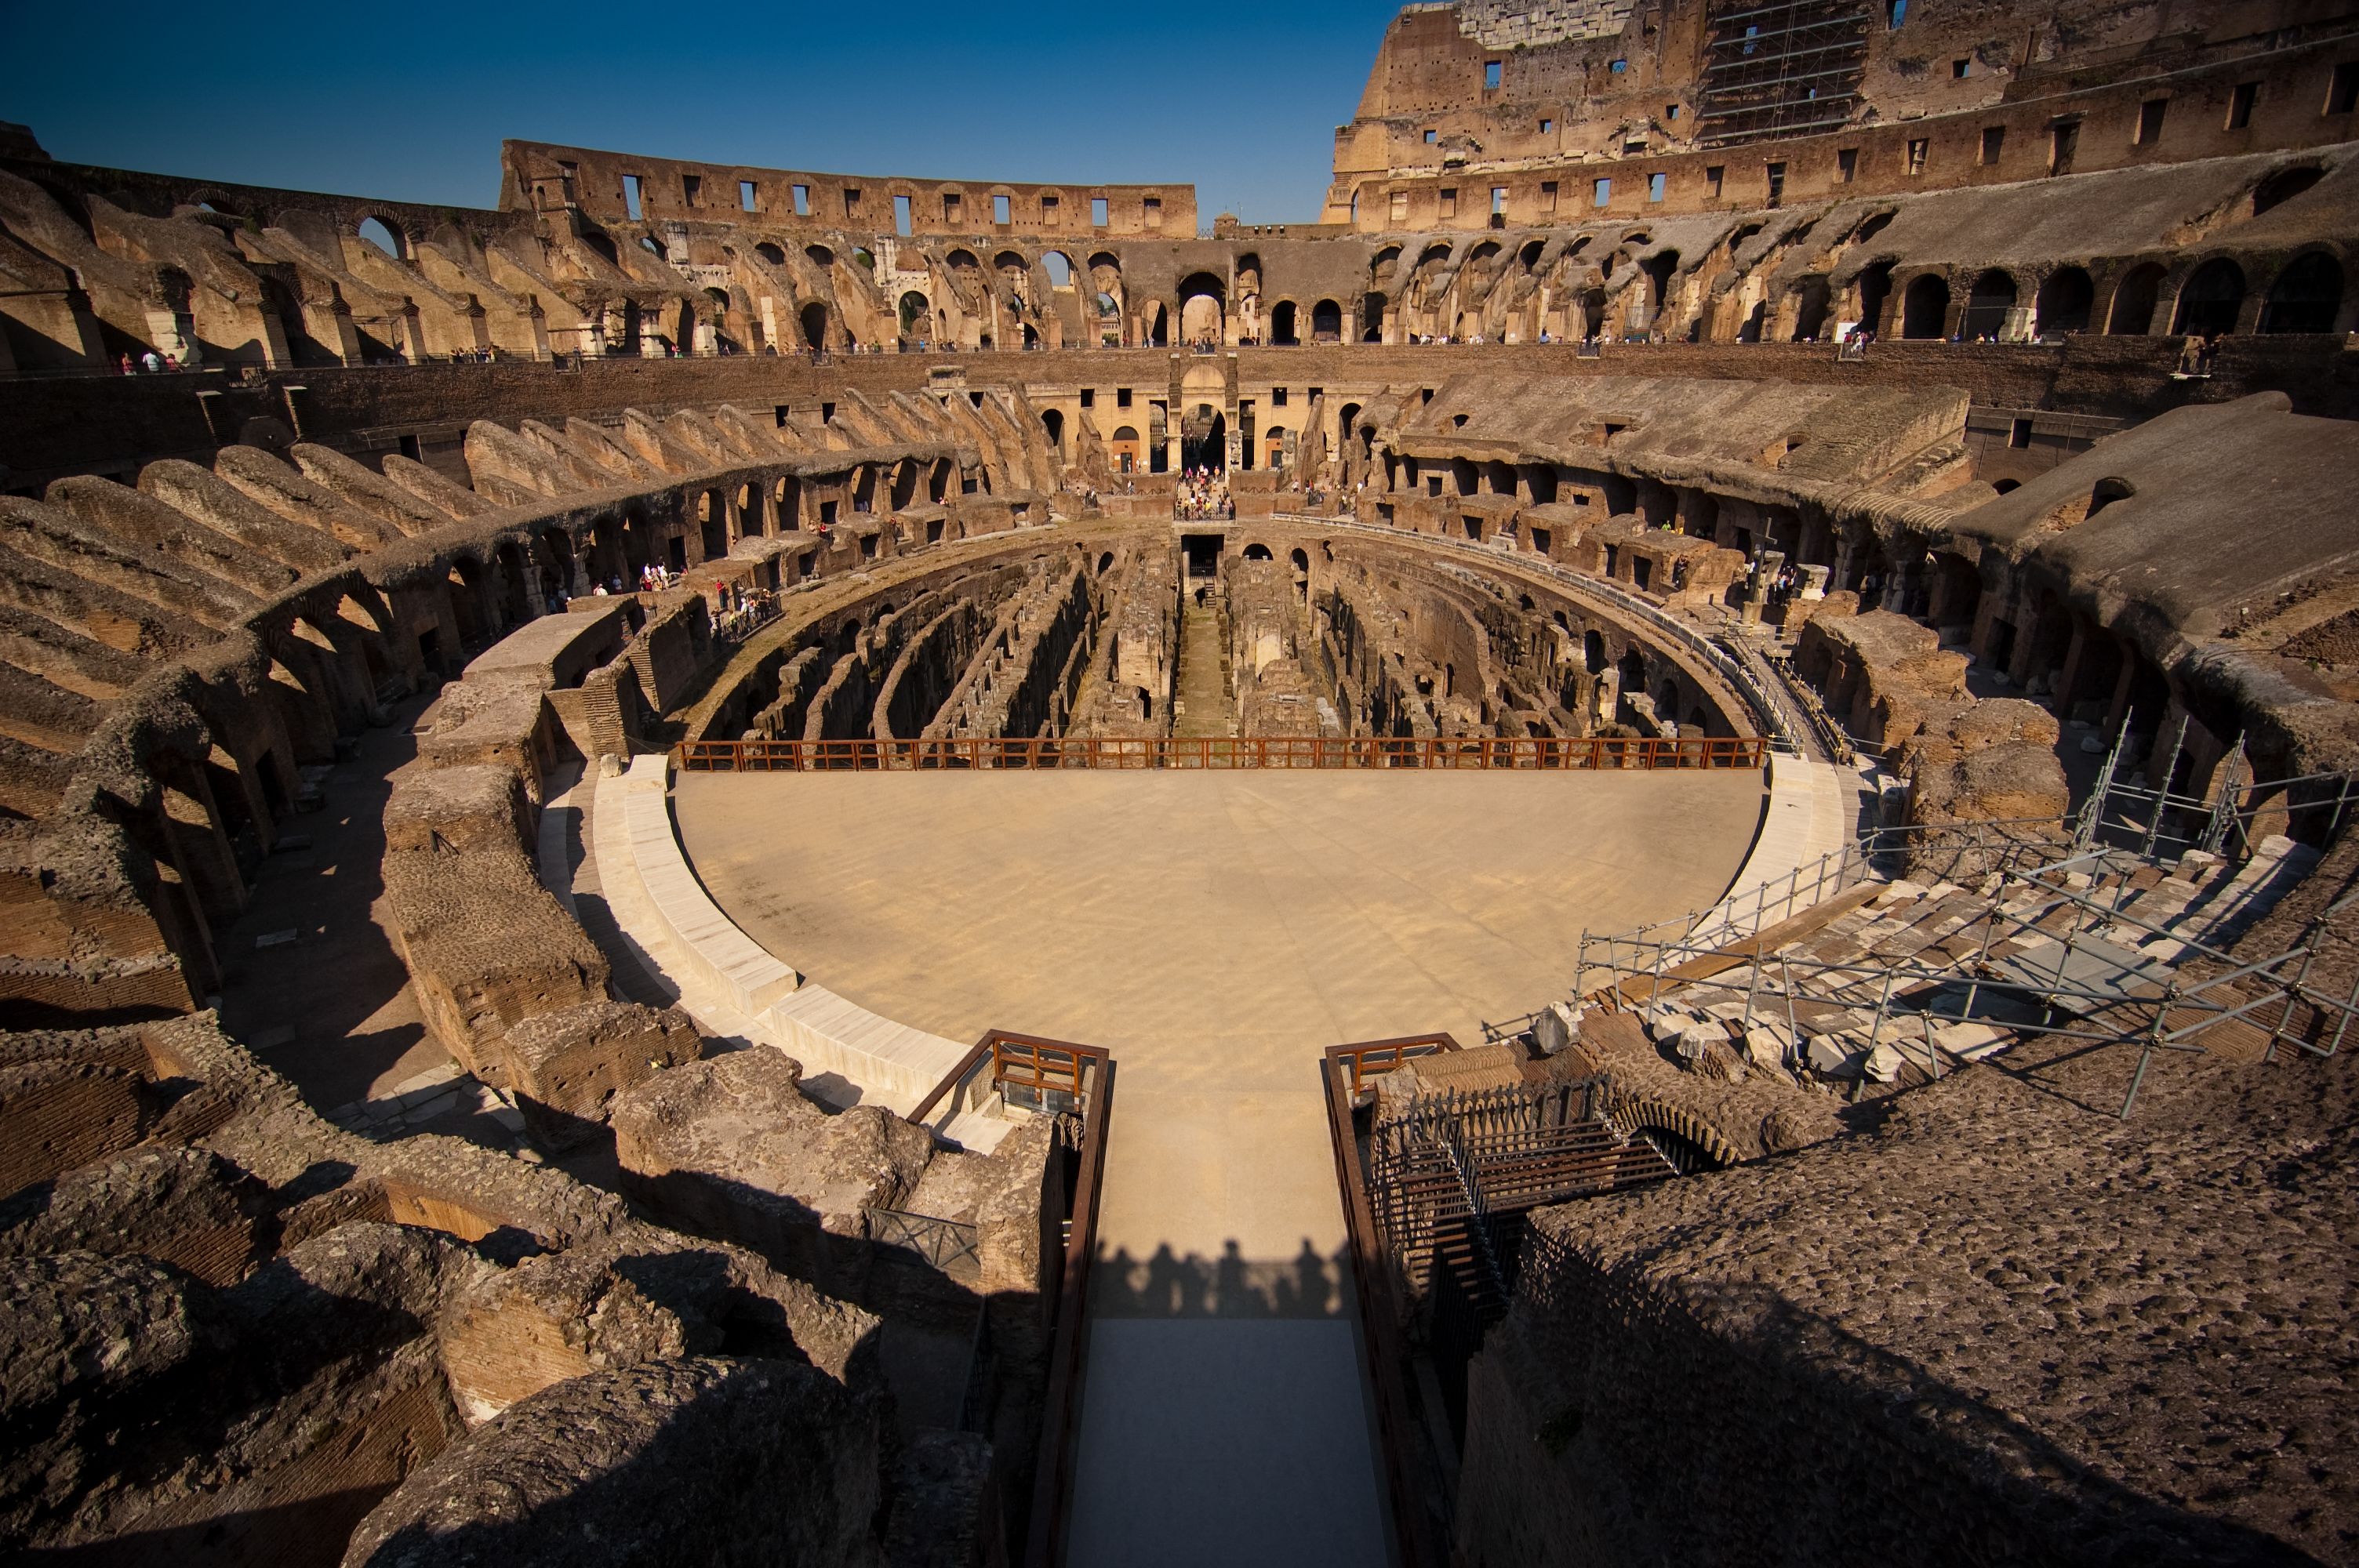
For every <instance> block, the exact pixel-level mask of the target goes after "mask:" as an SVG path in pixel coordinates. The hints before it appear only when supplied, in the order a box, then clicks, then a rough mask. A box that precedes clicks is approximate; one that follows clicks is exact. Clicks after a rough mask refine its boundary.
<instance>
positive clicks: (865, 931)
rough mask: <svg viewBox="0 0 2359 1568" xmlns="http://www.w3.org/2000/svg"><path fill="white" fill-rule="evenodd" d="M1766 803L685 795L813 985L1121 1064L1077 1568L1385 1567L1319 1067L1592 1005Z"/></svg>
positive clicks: (1651, 780) (1747, 833)
mask: <svg viewBox="0 0 2359 1568" xmlns="http://www.w3.org/2000/svg"><path fill="white" fill-rule="evenodd" d="M1761 808H1762V791H1761V787H1760V777H1759V775H1758V774H1756V773H1714V774H1703V773H1550V774H1538V773H1450V772H1434V773H1386V774H1379V775H1356V774H1349V773H1311V772H1304V773H1171V772H1163V773H1111V772H1107V773H1083V772H1071V773H948V774H945V773H922V774H909V773H888V774H877V773H860V774H849V773H835V774H829V773H800V774H783V773H772V774H733V775H719V774H685V775H682V776H681V777H680V778H679V782H678V784H677V789H676V795H675V811H676V815H677V817H678V820H679V831H680V838H681V841H682V843H683V844H684V846H685V847H686V849H687V851H688V855H689V859H690V861H691V862H692V863H693V864H694V866H695V868H696V871H697V873H698V874H699V876H701V878H702V879H703V881H704V883H705V886H706V888H707V889H708V891H709V892H711V893H712V897H713V899H714V901H715V902H716V903H719V904H720V905H721V906H722V907H723V909H724V910H726V911H727V912H728V913H729V914H730V915H731V916H732V917H733V918H734V919H735V920H736V922H737V923H738V925H740V926H741V927H743V928H744V929H745V932H746V934H747V935H750V936H752V937H753V938H754V939H755V940H756V941H757V942H759V943H761V944H762V945H763V946H766V947H767V948H768V949H769V950H770V951H771V952H773V953H775V954H777V955H778V956H779V957H782V958H784V959H787V960H788V961H789V962H791V963H793V964H794V965H795V966H796V967H797V968H799V969H800V970H801V971H802V972H803V973H805V974H806V975H808V976H810V978H811V979H814V980H816V981H818V982H819V983H821V984H823V985H826V986H828V987H829V988H831V989H833V990H835V991H837V992H839V993H841V994H843V995H844V996H846V997H848V998H850V999H852V1000H855V1001H857V1002H859V1003H860V1004H862V1005H863V1006H864V1007H867V1008H869V1009H871V1010H872V1011H876V1012H879V1013H882V1014H884V1015H886V1016H887V1017H891V1018H895V1019H897V1020H900V1021H901V1022H907V1023H911V1024H915V1025H918V1026H919V1027H920V1028H925V1029H929V1030H932V1031H935V1032H936V1033H941V1034H945V1035H948V1036H950V1037H951V1038H953V1039H967V1038H972V1037H973V1036H974V1035H977V1034H979V1033H982V1032H983V1031H984V1029H986V1028H990V1027H995V1026H996V1027H1002V1028H1008V1029H1015V1030H1020V1031H1023V1032H1025V1033H1033V1034H1046V1035H1051V1036H1056V1037H1060V1038H1063V1039H1069V1040H1080V1041H1086V1042H1089V1043H1092V1044H1102V1045H1105V1046H1108V1047H1110V1048H1111V1049H1112V1050H1113V1051H1114V1054H1115V1059H1116V1061H1117V1063H1118V1071H1119V1077H1118V1079H1117V1091H1116V1097H1115V1107H1114V1119H1113V1123H1112V1126H1113V1135H1112V1141H1111V1142H1110V1144H1109V1145H1108V1164H1107V1169H1106V1175H1105V1188H1104V1195H1103V1210H1102V1214H1101V1218H1100V1223H1099V1237H1100V1240H1101V1243H1102V1256H1103V1258H1104V1260H1105V1261H1104V1262H1103V1263H1102V1264H1101V1267H1100V1272H1099V1274H1098V1276H1097V1278H1096V1280H1095V1281H1093V1287H1092V1290H1093V1297H1092V1303H1091V1314H1092V1318H1093V1329H1092V1337H1091V1342H1090V1351H1089V1355H1090V1362H1089V1379H1088V1383H1087V1387H1086V1396H1085V1403H1084V1408H1083V1411H1082V1449H1081V1453H1082V1457H1081V1462H1080V1470H1079V1474H1078V1476H1077V1483H1076V1488H1077V1489H1076V1495H1075V1499H1074V1508H1073V1516H1072V1526H1071V1531H1072V1533H1071V1541H1072V1551H1071V1561H1073V1562H1074V1563H1165V1562H1169V1563H1205V1562H1236V1563H1245V1562H1288V1563H1322V1562H1377V1561H1381V1560H1382V1557H1383V1550H1384V1549H1383V1545H1382V1539H1381V1537H1380V1535H1378V1534H1377V1533H1375V1532H1376V1530H1378V1528H1379V1526H1378V1520H1379V1519H1380V1511H1379V1510H1380V1507H1381V1505H1380V1504H1379V1502H1378V1501H1377V1496H1378V1483H1377V1478H1376V1474H1375V1465H1374V1460H1373V1456H1372V1450H1371V1448H1370V1444H1369V1441H1368V1438H1367V1435H1366V1433H1365V1431H1364V1427H1363V1426H1362V1425H1360V1424H1355V1422H1356V1418H1357V1416H1358V1414H1359V1411H1358V1406H1357V1402H1356V1401H1355V1400H1353V1399H1352V1398H1351V1397H1349V1390H1351V1389H1352V1388H1353V1386H1355V1384H1356V1382H1357V1379H1358V1368H1357V1364H1356V1362H1355V1361H1354V1359H1353V1357H1355V1355H1356V1350H1355V1348H1354V1345H1353V1330H1352V1326H1351V1324H1350V1321H1349V1318H1348V1317H1347V1316H1346V1315H1345V1313H1346V1305H1347V1303H1346V1297H1345V1294H1344V1292H1346V1291H1347V1290H1348V1282H1347V1279H1346V1271H1345V1270H1343V1268H1342V1267H1341V1266H1340V1265H1339V1262H1338V1259H1339V1255H1340V1251H1341V1249H1342V1247H1343V1214H1342V1210H1341V1206H1340V1205H1339V1203H1338V1201H1337V1198H1336V1194H1335V1181H1334V1173H1333V1168H1332V1158H1331V1155H1330V1152H1329V1147H1328V1138H1327V1132H1326V1127H1325V1123H1324V1120H1323V1116H1324V1110H1323V1106H1322V1102H1321V1096H1320V1091H1319V1079H1318V1075H1317V1071H1316V1065H1315V1064H1316V1060H1317V1056H1318V1053H1319V1052H1320V1051H1321V1050H1322V1049H1323V1048H1324V1047H1326V1046H1328V1045H1331V1044H1339V1043H1341V1042H1344V1041H1351V1040H1364V1039H1371V1038H1379V1037H1385V1036H1390V1035H1397V1034H1408V1033H1424V1032H1428V1031H1432V1030H1445V1029H1446V1030H1449V1031H1451V1032H1452V1033H1455V1034H1457V1035H1458V1037H1459V1039H1460V1040H1461V1041H1462V1042H1464V1043H1466V1044H1475V1043H1478V1042H1479V1041H1480V1040H1481V1038H1482V1026H1483V1024H1484V1023H1485V1022H1507V1021H1510V1020H1516V1019H1518V1018H1520V1017H1521V1016H1522V1015H1523V1014H1525V1013H1527V1012H1528V1011H1530V1010H1531V1009H1533V1008H1534V1007H1536V1006H1538V1005H1540V1004H1542V1003H1545V1002H1547V1001H1549V1000H1553V999H1555V998H1557V997H1559V996H1560V995H1561V994H1563V990H1564V988H1565V987H1566V986H1567V985H1568V984H1569V982H1570V980H1571V976H1572V972H1573V965H1574V957H1575V952H1576V949H1577V947H1578V946H1579V941H1580V936H1581V932H1582V927H1583V926H1584V925H1587V926H1589V927H1590V928H1592V929H1593V930H1599V931H1612V930H1621V929H1624V928H1626V927H1628V926H1630V925H1636V924H1638V923H1640V922H1642V921H1646V920H1650V919H1655V918H1658V917H1661V916H1664V915H1668V914H1675V913H1677V912H1679V911H1680V910H1684V909H1690V908H1695V907H1698V906H1700V905H1703V904H1707V903H1712V901H1713V900H1714V899H1716V898H1717V897H1718V896H1719V895H1720V894H1721V892H1723V890H1724V889H1725V888H1726V887H1727V885H1728V883H1729V881H1730V880H1731V879H1732V878H1733V877H1734V875H1735V873H1736V871H1737V868H1738V867H1739V865H1740V864H1741V863H1742V862H1743V860H1744V859H1745V852H1746V850H1747V849H1748V848H1749V846H1750V844H1751V842H1752V838H1753V833H1754V830H1755V827H1756V825H1757V824H1758V821H1759V818H1760V814H1761ZM1339 1390H1340V1391H1341V1397H1339ZM1150 1411H1151V1412H1152V1414H1151V1416H1148V1415H1145V1414H1143V1412H1150ZM1180 1477H1184V1482H1183V1481H1182V1480H1181V1479H1180ZM1306 1498H1317V1499H1321V1504H1320V1506H1307V1505H1306V1501H1305V1499H1306ZM1363 1537H1364V1539H1363Z"/></svg>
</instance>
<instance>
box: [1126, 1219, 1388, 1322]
mask: <svg viewBox="0 0 2359 1568" xmlns="http://www.w3.org/2000/svg"><path fill="white" fill-rule="evenodd" d="M1349 1273H1350V1270H1349V1260H1348V1258H1347V1257H1346V1255H1345V1253H1344V1252H1343V1250H1342V1249H1337V1250H1336V1252H1335V1254H1334V1255H1333V1256H1332V1257H1322V1256H1321V1254H1320V1252H1319V1250H1318V1249H1317V1248H1315V1247H1313V1246H1311V1244H1310V1238H1307V1237H1306V1238H1303V1242H1302V1246H1301V1249H1300V1250H1299V1251H1298V1252H1296V1253H1295V1255H1294V1256H1293V1257H1291V1258H1286V1259H1253V1258H1247V1257H1245V1254H1244V1251H1243V1249H1240V1248H1239V1246H1238V1244H1237V1243H1236V1241H1235V1240H1234V1238H1233V1239H1231V1240H1229V1241H1226V1242H1223V1244H1222V1247H1221V1252H1220V1256H1218V1257H1217V1258H1206V1257H1204V1256H1202V1255H1201V1253H1195V1252H1190V1253H1187V1254H1184V1255H1182V1254H1180V1253H1176V1252H1174V1251H1173V1250H1172V1249H1171V1246H1170V1244H1169V1242H1166V1243H1164V1244H1162V1245H1160V1246H1158V1247H1157V1248H1156V1249H1155V1250H1154V1252H1153V1253H1151V1254H1150V1255H1148V1256H1147V1257H1146V1258H1144V1259H1140V1258H1134V1257H1132V1256H1131V1255H1130V1252H1129V1251H1128V1249H1121V1248H1117V1249H1115V1250H1114V1253H1113V1254H1112V1255H1110V1256H1108V1257H1105V1258H1102V1259H1100V1260H1099V1261H1098V1263H1097V1266H1096V1272H1095V1273H1094V1274H1093V1276H1092V1278H1091V1281H1090V1311H1091V1313H1092V1314H1093V1315H1095V1316H1099V1317H1225V1318H1332V1317H1341V1316H1343V1315H1345V1314H1346V1313H1347V1312H1348V1311H1349V1310H1350V1300H1351V1298H1350V1286H1349V1285H1348V1283H1347V1281H1348V1279H1349Z"/></svg>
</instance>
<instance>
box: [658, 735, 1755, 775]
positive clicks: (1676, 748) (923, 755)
mask: <svg viewBox="0 0 2359 1568" xmlns="http://www.w3.org/2000/svg"><path fill="white" fill-rule="evenodd" d="M1768 754H1769V743H1768V741H1766V740H1764V739H1762V738H1761V737H1759V736H1757V735H1693V736H1684V735H1683V736H1678V737H1669V736H1607V735H1579V736H1538V735H1518V736H1497V735H1479V736H1464V737H1457V736H1434V735H1425V736H1409V737H1388V736H1339V735H1299V736H1289V735H1243V736H1229V737H1224V736H1177V735H1163V736H1147V737H1141V738H1136V739H1124V738H1118V737H1112V736H1086V737H1070V736H1068V737H1060V738H1049V737H1044V736H955V737H947V738H941V739H931V740H917V741H875V740H869V741H765V740H744V741H682V742H680V743H679V745H678V746H676V747H674V748H673V751H672V761H673V763H674V765H676V766H677V767H679V769H680V770H681V771H682V772H683V773H902V772H918V771H923V770H926V769H937V768H1016V769H1040V768H1203V769H1240V768H1255V769H1260V768H1472V769H1478V770H1507V769H1540V770H1547V769H1564V770H1570V771H1575V772H1588V771H1592V770H1615V769H1647V770H1652V769H1663V768H1701V769H1721V770H1742V769H1759V768H1761V767H1763V766H1764V765H1766V764H1767V761H1768Z"/></svg>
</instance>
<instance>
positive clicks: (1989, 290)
mask: <svg viewBox="0 0 2359 1568" xmlns="http://www.w3.org/2000/svg"><path fill="white" fill-rule="evenodd" d="M1912 287H1913V286H1912ZM2020 292H2021V291H2020V290H2018V289H2017V287H2016V285H2015V275H2014V274H2012V273H2010V272H2008V271H2007V270H2006V268H2005V267H1999V266H1994V267H1985V268H1984V269H1983V270H1982V271H1981V272H1978V273H1976V274H1975V275H1974V281H1973V286H1972V287H1969V288H1968V289H1967V291H1966V308H1965V313H1964V314H1963V315H1962V316H1961V317H1960V318H1959V320H1958V330H1960V331H1962V332H1963V333H1964V334H1965V335H1966V337H1968V338H1969V339H1972V340H1973V341H1981V340H1982V339H1984V338H1985V337H1987V338H1993V339H2001V338H2005V337H2006V325H2007V318H2008V317H2009V316H2010V315H2012V314H2013V313H2014V310H2015V302H2016V300H2017V298H2018V297H2020ZM1915 335H1916V334H1914V333H1911V334H1910V336H1912V337H1913V336H1915ZM1935 335H1936V336H1939V334H1938V333H1936V334H1935Z"/></svg>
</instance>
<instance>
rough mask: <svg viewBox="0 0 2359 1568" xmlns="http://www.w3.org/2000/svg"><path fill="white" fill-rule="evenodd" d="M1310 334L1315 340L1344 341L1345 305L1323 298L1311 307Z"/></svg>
mask: <svg viewBox="0 0 2359 1568" xmlns="http://www.w3.org/2000/svg"><path fill="white" fill-rule="evenodd" d="M1310 336H1311V340H1312V341H1315V342H1321V343H1340V342H1342V341H1343V306H1342V305H1340V304H1338V303H1336V302H1335V301H1334V300H1332V299H1322V300H1321V301H1320V302H1319V303H1318V304H1316V305H1313V306H1312V307H1311V308H1310Z"/></svg>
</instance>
